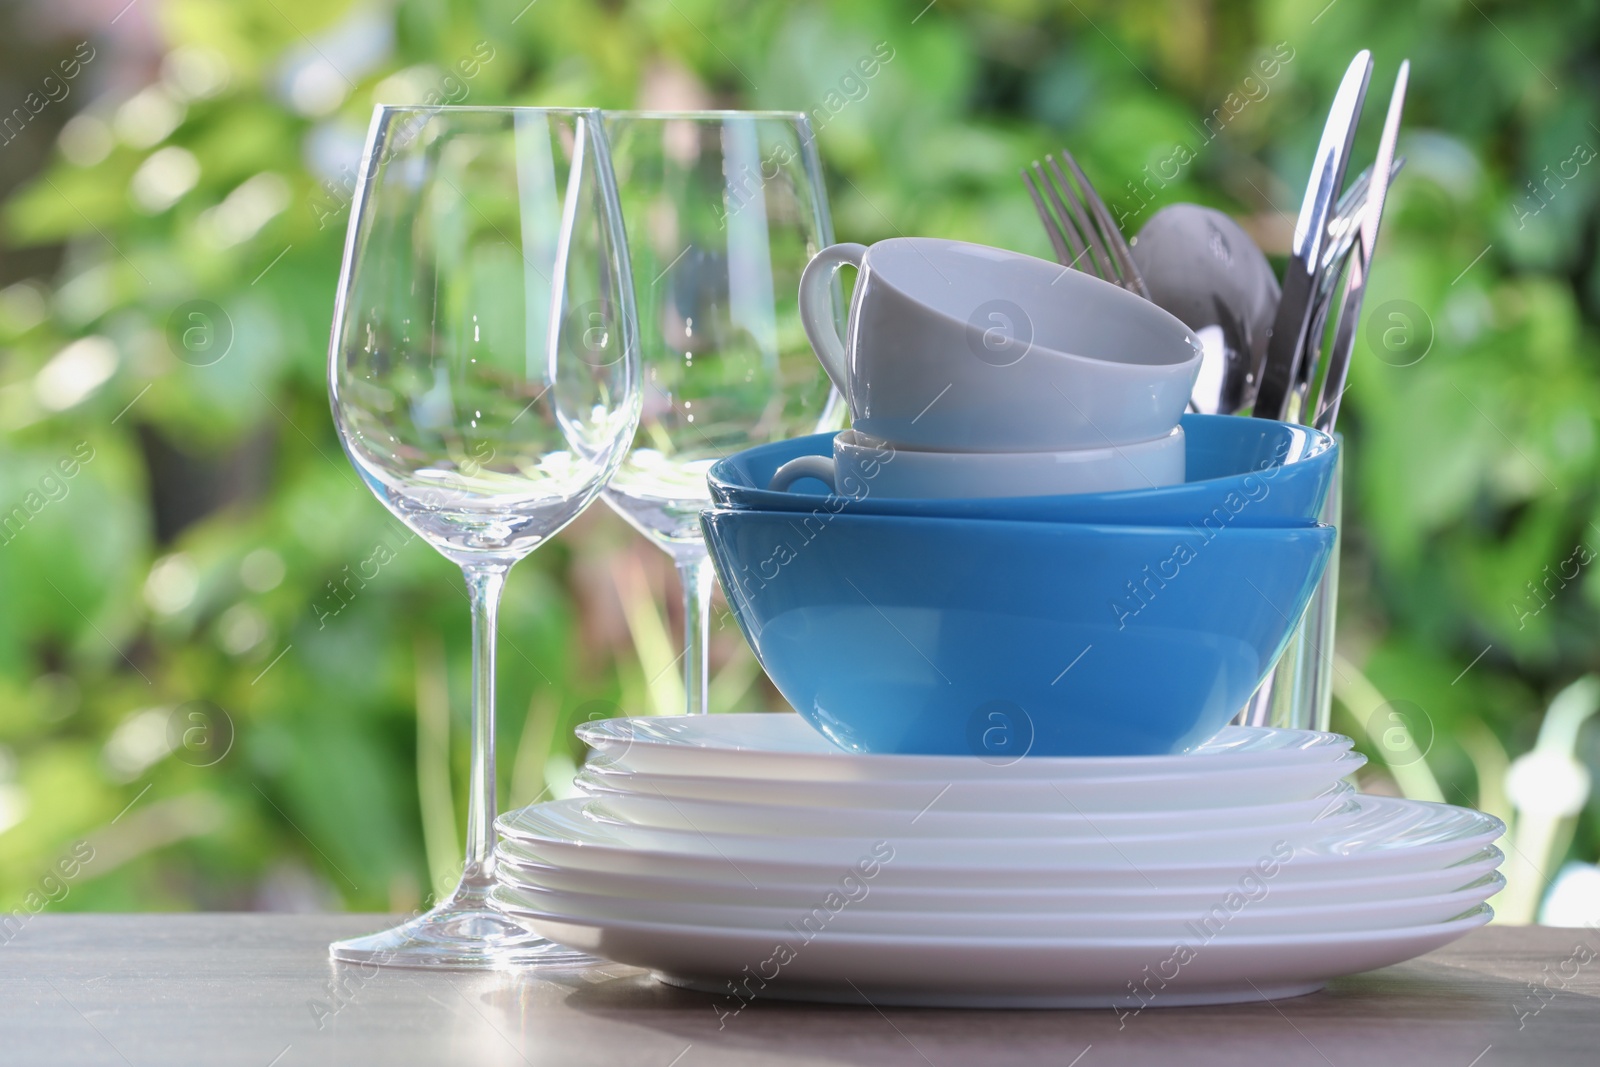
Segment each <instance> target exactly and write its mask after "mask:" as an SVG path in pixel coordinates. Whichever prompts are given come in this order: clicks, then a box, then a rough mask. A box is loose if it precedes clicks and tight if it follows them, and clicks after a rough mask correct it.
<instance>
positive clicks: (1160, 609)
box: [700, 509, 1334, 763]
mask: <svg viewBox="0 0 1600 1067" xmlns="http://www.w3.org/2000/svg"><path fill="white" fill-rule="evenodd" d="M700 522H701V528H702V530H703V531H704V532H705V538H706V544H707V545H708V546H709V547H710V550H711V558H712V560H713V561H714V562H715V564H716V568H717V573H718V576H719V577H720V578H721V580H722V588H723V590H724V591H725V592H726V593H727V595H728V603H729V604H730V605H731V606H732V608H733V613H734V615H735V617H736V618H737V619H738V621H739V626H740V628H741V629H742V630H743V631H744V635H745V637H746V639H748V640H749V642H750V646H751V648H753V649H755V653H756V657H757V658H758V659H759V660H760V661H761V665H762V667H764V668H765V669H766V672H767V674H768V675H770V676H771V678H772V681H773V683H774V684H776V685H777V687H778V691H779V692H781V693H782V694H783V696H784V697H785V698H786V699H787V700H788V701H789V703H790V704H792V705H793V706H794V708H795V710H796V711H798V712H799V713H800V714H801V715H803V716H804V717H805V718H806V719H807V721H809V722H810V723H811V724H812V725H813V726H815V727H816V728H817V729H818V730H820V731H821V732H822V733H823V734H825V735H826V736H827V737H828V738H830V739H831V740H832V741H834V742H835V743H836V744H838V745H840V746H841V747H843V748H846V749H850V750H852V751H856V752H903V753H919V754H929V755H946V754H972V755H976V756H980V757H983V758H985V759H990V760H993V761H995V762H1000V763H1004V762H1009V761H1012V760H1015V759H1019V758H1021V757H1022V756H1024V755H1030V754H1031V755H1039V756H1075V755H1083V756H1091V755H1092V756H1126V755H1151V754H1159V753H1169V752H1183V751H1186V750H1188V749H1189V748H1191V747H1193V746H1194V745H1196V744H1198V743H1200V742H1201V741H1204V740H1205V739H1206V738H1208V737H1210V736H1211V735H1212V734H1214V733H1216V732H1217V731H1218V730H1219V729H1221V728H1222V727H1223V726H1224V725H1225V724H1226V723H1227V722H1228V720H1229V719H1231V718H1232V717H1233V716H1234V714H1235V713H1237V712H1238V711H1239V709H1240V707H1241V706H1242V705H1243V704H1244V702H1245V700H1246V699H1247V698H1248V697H1249V696H1250V694H1251V693H1252V692H1254V690H1255V688H1256V686H1257V685H1258V684H1259V683H1260V681H1261V679H1262V678H1263V677H1264V676H1265V675H1266V672H1267V670H1268V669H1269V668H1270V667H1271V665H1272V664H1273V662H1274V661H1275V660H1276V659H1277V657H1278V654H1279V653H1280V652H1281V651H1282V650H1283V646H1284V644H1285V643H1286V641H1287V639H1288V637H1289V633H1290V631H1291V629H1292V628H1293V626H1294V623H1295V622H1296V621H1297V620H1298V619H1299V617H1300V615H1301V613H1302V611H1303V610H1304V608H1305V605H1306V601H1307V600H1308V599H1309V598H1310V596H1311V592H1312V589H1313V588H1314V587H1315V585H1316V583H1317V581H1318V579H1319V578H1320V577H1321V576H1322V570H1323V567H1324V565H1325V564H1326V563H1327V561H1328V555H1329V552H1330V550H1331V548H1332V545H1333V536H1334V530H1333V527H1331V526H1281V527H1266V528H1263V527H1255V528H1251V527H1243V526H1225V527H1222V528H1220V529H1210V528H1207V527H1204V526H1200V525H1198V524H1196V525H1192V526H1181V527H1149V526H1119V527H1107V526H1089V525H1081V524H1067V523H1044V522H1006V521H996V520H973V519H944V518H920V517H908V516H895V515H848V514H842V513H841V514H834V513H831V512H827V511H823V512H822V513H820V514H818V515H798V514H796V513H794V512H773V511H753V510H743V511H738V510H727V509H714V510H711V511H705V512H702V513H701V519H700Z"/></svg>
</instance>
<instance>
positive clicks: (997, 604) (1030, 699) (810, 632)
mask: <svg viewBox="0 0 1600 1067" xmlns="http://www.w3.org/2000/svg"><path fill="white" fill-rule="evenodd" d="M846 262H849V263H855V264H858V265H859V275H858V278H857V281H856V285H855V292H854V295H853V298H852V302H851V308H850V316H849V327H848V331H847V337H846V339H845V340H844V341H841V340H840V338H839V337H838V336H837V335H836V332H835V328H834V326H833V325H832V324H831V323H828V322H816V321H812V320H811V319H807V322H808V328H809V329H810V334H811V339H812V345H813V347H814V348H815V349H816V351H817V354H818V357H819V358H820V359H821V361H822V363H823V365H824V366H825V367H826V368H827V369H828V373H829V375H830V376H831V377H832V378H833V379H834V381H835V383H836V384H837V385H839V387H840V389H841V391H842V392H843V393H844V394H845V397H846V399H847V400H848V402H849V404H850V409H851V413H852V415H853V417H854V426H853V429H852V430H850V431H846V432H844V433H840V434H837V435H831V436H830V435H818V436H813V437H808V438H800V439H796V440H793V441H788V442H780V443H778V444H774V445H767V446H762V447H758V448H754V449H749V450H746V451H744V452H741V453H737V454H735V455H733V456H731V457H728V458H727V459H724V460H722V461H720V462H718V463H716V464H714V465H713V466H712V468H711V470H710V472H709V475H708V481H709V483H710V487H711V494H712V498H713V501H714V502H715V505H716V506H715V507H713V508H712V509H710V510H708V511H706V512H705V513H704V514H703V515H702V517H701V524H702V528H703V530H704V533H705V539H706V545H707V547H708V548H709V549H710V551H711V557H712V561H713V563H714V564H715V565H716V567H717V573H718V577H719V578H720V579H721V582H722V587H723V590H724V591H725V592H726V594H727V597H728V603H729V605H730V606H731V608H732V609H733V614H734V617H735V618H736V619H737V620H738V623H739V625H740V627H741V629H742V630H743V632H744V634H745V636H746V638H747V639H748V640H749V642H750V645H751V647H752V648H753V649H755V652H756V656H757V658H758V659H759V660H760V661H761V664H762V666H763V667H764V668H765V669H766V671H767V673H768V674H769V675H770V676H771V678H772V680H773V683H774V684H775V685H776V686H777V688H778V690H779V691H780V692H781V693H782V694H783V695H784V697H785V698H786V699H787V700H788V701H789V703H790V705H791V706H793V707H794V708H795V710H797V711H798V712H799V713H800V714H801V715H802V716H804V717H805V718H806V720H807V721H808V722H810V723H811V724H812V725H813V726H814V727H816V728H817V729H818V730H820V731H821V732H822V733H823V734H824V735H825V736H827V737H828V738H829V739H830V740H832V741H833V742H835V743H836V744H838V745H839V746H840V747H842V748H844V749H847V750H850V751H855V752H876V753H916V754H923V755H979V756H1019V755H1024V754H1029V755H1035V756H1067V755H1152V754H1163V753H1175V752H1183V751H1187V750H1188V749H1190V748H1192V747H1193V746H1195V745H1197V744H1199V743H1200V742H1202V741H1204V740H1205V739H1206V738H1208V737H1210V736H1211V735H1213V734H1215V733H1216V732H1217V730H1218V729H1220V728H1221V727H1222V726H1223V724H1224V723H1226V722H1227V721H1228V720H1229V719H1230V718H1232V717H1233V716H1234V715H1236V714H1237V713H1238V711H1239V708H1240V707H1241V706H1242V705H1243V704H1244V702H1245V700H1246V699H1247V698H1248V697H1249V696H1250V694H1251V692H1253V691H1254V690H1255V688H1256V686H1257V685H1258V684H1259V683H1260V681H1261V679H1262V677H1263V676H1264V675H1265V674H1266V673H1267V671H1268V669H1269V668H1270V667H1271V665H1272V663H1273V662H1274V660H1275V659H1276V658H1277V656H1278V654H1279V652H1280V651H1281V650H1282V648H1283V644H1284V642H1285V640H1286V639H1287V637H1288V634H1289V632H1290V630H1291V629H1292V628H1293V626H1294V623H1295V620H1296V619H1298V617H1299V615H1300V613H1301V611H1302V610H1303V608H1304V606H1305V603H1306V599H1307V598H1308V597H1309V596H1310V593H1311V590H1312V588H1313V587H1314V586H1315V584H1316V582H1317V579H1318V577H1319V576H1320V574H1321V572H1322V568H1323V566H1324V565H1325V563H1326V561H1327V558H1328V554H1329V550H1330V546H1331V543H1332V539H1333V530H1332V528H1331V527H1328V526H1323V525H1320V524H1318V523H1317V521H1316V516H1317V513H1318V511H1319V510H1320V509H1321V507H1322V502H1323V500H1324V498H1325V496H1326V491H1327V486H1328V479H1329V478H1330V477H1331V474H1332V467H1333V460H1334V456H1335V453H1336V449H1335V447H1334V444H1333V441H1332V439H1331V438H1330V437H1328V436H1327V435H1326V434H1322V433H1320V432H1318V431H1316V430H1313V429H1309V428H1306V427H1298V426H1289V425H1286V424H1282V423H1268V422H1266V421H1264V420H1243V419H1232V418H1227V417H1222V416H1198V415H1196V416H1184V415H1183V408H1184V406H1185V404H1186V403H1187V400H1188V397H1189V394H1190V390H1191V388H1192V386H1193V384H1194V376H1195V373H1196V372H1197V369H1198V367H1199V359H1200V350H1199V347H1198V343H1197V342H1196V340H1195V337H1194V334H1193V333H1192V332H1190V331H1189V329H1188V328H1187V327H1186V326H1184V325H1183V324H1182V323H1181V322H1179V321H1178V320H1177V319H1175V318H1173V317H1172V316H1171V315H1170V314H1168V313H1167V312H1165V311H1163V310H1161V309H1160V308H1158V307H1157V306H1156V305H1154V304H1152V303H1150V302H1149V301H1147V300H1144V299H1142V298H1140V297H1138V296H1136V295H1134V294H1133V293H1131V292H1128V291H1127V290H1125V289H1122V288H1119V287H1117V286H1114V285H1111V284H1110V283H1108V282H1104V281H1101V280H1099V279H1097V278H1093V277H1090V276H1089V275H1086V274H1082V273H1079V272H1077V271H1071V270H1067V269H1065V268H1063V267H1061V266H1058V265H1056V264H1051V263H1046V262H1044V261H1042V260H1037V259H1033V258H1031V257H1028V256H1023V255H1019V254H1017V253H1014V252H1006V251H1003V250H1000V249H993V248H985V247H982V246H978V245H968V244H961V243H959V242H953V241H931V240H921V239H916V238H902V239H895V240H890V241H885V242H881V243H880V244H877V245H874V246H873V247H872V248H871V249H863V248H862V247H861V246H858V245H857V246H835V247H834V248H832V249H824V250H823V251H822V252H820V253H818V255H817V256H816V257H815V258H814V259H813V260H812V263H811V265H810V266H808V267H807V268H806V272H805V274H804V275H803V277H802V280H801V285H800V289H801V295H800V307H801V314H802V317H803V318H805V317H806V313H807V309H808V308H810V307H812V306H814V300H820V299H821V297H820V296H818V295H815V294H821V293H824V292H825V289H824V286H825V285H827V284H828V283H829V279H830V277H831V274H830V272H831V271H832V270H833V269H834V268H835V267H836V266H837V265H838V264H840V263H846ZM815 306H821V305H815ZM994 317H998V318H1000V319H1003V320H1004V321H1005V322H1006V323H1008V324H1009V325H1008V327H1007V329H1006V330H999V327H995V326H991V325H988V323H989V320H990V319H991V318H994ZM997 330H999V333H998V335H996V331H997ZM1097 443H1100V444H1103V447H1092V446H1096V445H1097Z"/></svg>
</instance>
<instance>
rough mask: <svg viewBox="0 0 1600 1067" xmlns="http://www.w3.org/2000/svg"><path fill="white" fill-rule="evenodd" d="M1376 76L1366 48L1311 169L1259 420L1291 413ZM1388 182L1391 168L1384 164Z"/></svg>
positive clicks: (1270, 345)
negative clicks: (1325, 250)
mask: <svg viewBox="0 0 1600 1067" xmlns="http://www.w3.org/2000/svg"><path fill="white" fill-rule="evenodd" d="M1371 77H1372V53H1371V52H1368V51H1367V50H1366V49H1362V50H1361V51H1360V52H1358V53H1356V57H1355V58H1354V59H1352V60H1351V61H1350V66H1349V67H1348V68H1347V69H1346V70H1345V73H1344V80H1343V81H1342V82H1340V83H1339V91H1338V93H1337V94H1335V96H1334V98H1333V106H1332V107H1331V108H1330V109H1329V110H1328V120H1327V122H1326V124H1325V125H1324V126H1323V128H1322V140H1321V142H1320V143H1319V144H1318V145H1317V155H1316V159H1315V160H1314V161H1313V162H1312V166H1311V180H1310V182H1309V183H1308V184H1307V186H1306V195H1305V199H1304V200H1303V201H1302V202H1301V205H1300V215H1299V217H1298V218H1297V219H1296V220H1295V227H1294V244H1293V246H1292V248H1291V250H1290V257H1289V269H1288V271H1287V272H1286V273H1285V274H1284V278H1283V295H1282V297H1281V298H1280V299H1279V301H1278V314H1277V317H1276V319H1275V320H1274V321H1273V325H1272V337H1271V339H1270V340H1269V341H1268V342H1267V353H1266V359H1265V361H1264V365H1263V366H1262V367H1261V368H1259V373H1258V374H1257V375H1256V379H1257V381H1259V382H1260V385H1259V386H1258V387H1257V391H1256V400H1255V409H1254V414H1255V415H1256V416H1258V417H1260V418H1266V419H1282V418H1284V417H1285V416H1287V415H1288V410H1289V399H1290V396H1291V395H1292V393H1293V391H1294V386H1295V382H1296V381H1297V380H1298V378H1299V374H1300V361H1301V360H1302V359H1303V358H1304V356H1305V347H1306V327H1307V326H1308V325H1309V322H1310V318H1311V302H1312V297H1313V296H1314V295H1315V293H1316V285H1317V276H1318V272H1319V268H1320V266H1321V260H1322V255H1321V253H1322V245H1323V242H1324V240H1325V239H1326V236H1327V229H1328V220H1329V215H1330V213H1331V212H1332V210H1333V203H1334V200H1335V198H1336V197H1337V196H1338V195H1339V188H1340V187H1341V186H1342V185H1343V184H1344V172H1345V168H1346V167H1347V166H1348V165H1349V163H1350V146H1351V142H1352V141H1354V140H1355V133H1356V122H1357V120H1358V119H1359V118H1360V117H1361V104H1362V101H1363V100H1365V99H1366V95H1367V82H1368V81H1369V80H1370V79H1371ZM1383 174H1384V178H1385V179H1386V180H1387V178H1388V165H1387V164H1385V166H1384V172H1383Z"/></svg>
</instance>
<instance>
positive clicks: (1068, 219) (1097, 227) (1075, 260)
mask: <svg viewBox="0 0 1600 1067" xmlns="http://www.w3.org/2000/svg"><path fill="white" fill-rule="evenodd" d="M1061 160H1062V162H1063V163H1065V164H1066V165H1067V170H1070V171H1071V172H1072V176H1073V178H1074V179H1076V181H1077V186H1076V188H1074V186H1073V183H1072V182H1070V181H1068V180H1067V176H1066V174H1064V173H1063V172H1062V170H1061V167H1060V166H1059V165H1058V164H1057V163H1056V161H1055V160H1054V159H1053V158H1051V157H1050V156H1045V157H1044V165H1043V166H1041V165H1040V163H1039V161H1038V160H1034V161H1033V173H1032V174H1030V173H1029V172H1028V170H1027V169H1026V168H1024V169H1023V170H1022V172H1021V173H1022V183H1023V184H1024V185H1026V186H1027V187H1028V195H1029V196H1031V197H1033V206H1034V208H1035V209H1037V210H1038V212H1039V219H1040V221H1041V222H1043V223H1044V232H1045V235H1046V236H1047V237H1049V238H1050V247H1051V248H1053V249H1054V250H1055V253H1056V262H1058V263H1061V264H1063V265H1065V266H1068V267H1075V268H1076V269H1078V270H1081V271H1083V272H1084V273H1085V274H1093V275H1095V276H1096V277H1099V278H1103V279H1105V280H1106V281H1108V282H1111V283H1112V284H1114V285H1120V286H1121V287H1122V288H1124V289H1127V290H1129V291H1130V292H1134V293H1137V294H1139V295H1140V296H1142V297H1144V298H1145V299H1146V300H1149V299H1150V290H1148V289H1146V288H1145V284H1144V278H1143V276H1141V275H1140V274H1139V268H1138V267H1137V266H1135V265H1134V262H1133V254H1132V253H1131V252H1130V251H1129V250H1128V242H1127V241H1126V240H1125V239H1124V238H1123V236H1122V231H1121V230H1119V229H1117V224H1116V221H1115V220H1113V219H1112V217H1111V211H1110V209H1108V208H1107V207H1106V203H1105V201H1104V200H1102V199H1100V194H1099V193H1097V192H1095V191H1094V186H1093V185H1091V184H1090V183H1089V179H1088V177H1087V176H1085V175H1084V173H1083V168H1081V167H1079V166H1078V161H1077V160H1075V159H1073V158H1072V153H1071V152H1068V151H1067V150H1066V149H1065V148H1063V149H1062V150H1061ZM1046 167H1048V168H1049V169H1048V170H1046ZM1040 189H1043V190H1044V194H1043V195H1041V194H1040ZM1046 196H1048V197H1049V201H1050V206H1047V205H1046V203H1045V197H1046ZM1051 206H1053V207H1054V208H1055V211H1054V212H1052V211H1051V210H1050V207H1051ZM1086 261H1087V262H1086Z"/></svg>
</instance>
